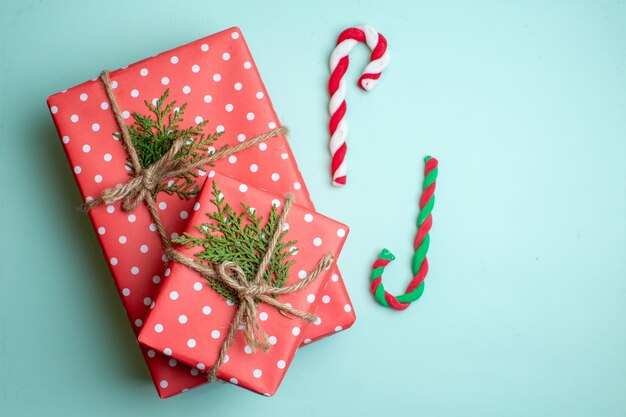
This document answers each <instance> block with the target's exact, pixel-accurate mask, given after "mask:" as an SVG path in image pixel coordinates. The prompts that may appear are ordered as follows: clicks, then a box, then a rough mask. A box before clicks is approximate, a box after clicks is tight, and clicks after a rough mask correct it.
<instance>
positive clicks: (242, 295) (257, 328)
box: [166, 194, 334, 382]
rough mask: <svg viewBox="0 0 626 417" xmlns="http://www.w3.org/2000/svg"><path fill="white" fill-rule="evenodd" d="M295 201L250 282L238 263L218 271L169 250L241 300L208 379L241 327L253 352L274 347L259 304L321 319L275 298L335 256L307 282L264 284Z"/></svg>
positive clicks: (173, 257) (224, 265) (307, 318)
mask: <svg viewBox="0 0 626 417" xmlns="http://www.w3.org/2000/svg"><path fill="white" fill-rule="evenodd" d="M293 201H294V196H293V194H287V197H286V198H285V205H284V207H283V210H282V212H281V214H280V217H279V219H278V225H277V227H276V230H275V231H274V234H273V235H272V238H271V239H270V242H269V245H268V248H267V251H266V252H265V254H264V255H263V259H262V261H261V263H260V264H259V268H258V270H257V273H256V274H255V276H254V277H253V278H252V279H250V280H249V279H248V278H247V277H246V275H245V273H244V272H243V271H242V269H241V268H240V267H239V265H237V263H235V262H231V261H224V262H222V263H221V264H220V265H219V266H218V267H217V268H215V267H214V266H213V265H210V264H204V263H201V262H198V261H195V260H193V259H191V258H189V257H187V256H185V255H183V254H182V253H180V252H178V251H177V250H175V249H172V248H169V249H167V251H166V253H167V256H168V258H169V259H170V260H172V261H175V262H178V263H180V264H182V265H184V266H186V267H187V268H190V269H192V270H194V271H196V272H198V273H199V274H200V275H202V276H204V277H205V278H207V279H212V280H216V281H219V282H220V283H221V284H224V285H225V286H226V287H228V288H230V289H231V290H233V291H234V292H235V293H236V294H237V299H238V300H239V307H238V308H237V313H236V314H235V318H234V320H233V321H232V323H231V325H230V329H229V332H228V335H227V336H226V339H225V340H224V343H223V344H222V347H221V349H220V353H219V357H218V359H217V361H216V362H215V364H214V365H213V367H212V368H211V370H210V371H209V373H208V374H207V378H208V379H209V381H211V382H212V381H214V380H215V379H216V378H217V371H218V369H219V368H220V366H221V365H222V363H223V362H224V358H225V356H226V352H227V351H228V348H229V347H230V345H231V344H232V342H233V340H234V339H235V334H236V332H237V330H238V329H240V328H241V330H242V332H243V336H244V338H245V340H246V343H247V344H248V345H249V346H250V347H251V348H252V349H253V350H256V349H258V350H262V351H267V350H269V348H270V347H271V344H270V343H269V338H268V336H267V333H266V332H265V331H264V330H263V328H262V327H261V325H260V324H259V320H258V314H257V311H258V308H257V304H258V303H265V304H268V305H271V306H273V307H274V308H276V309H277V310H278V311H279V312H281V313H286V314H290V315H292V316H294V317H298V318H300V319H302V320H305V321H307V322H314V321H315V320H317V317H316V316H315V315H313V314H309V313H306V312H303V311H300V310H297V309H295V308H293V307H292V306H291V305H289V304H286V303H281V302H280V301H278V300H277V299H276V298H275V296H277V295H283V294H291V293H294V292H297V291H300V290H302V289H303V288H305V287H306V286H307V285H309V284H311V283H312V282H313V281H315V280H316V279H317V277H318V276H319V274H320V273H321V272H322V271H323V270H325V269H327V268H328V267H330V265H331V264H332V263H333V259H334V257H333V255H332V254H331V253H328V254H326V255H324V256H323V257H322V259H321V260H320V261H319V262H318V264H317V266H316V267H315V269H313V271H311V272H310V273H309V274H308V275H307V276H306V277H305V278H304V279H302V280H301V281H299V282H298V283H296V284H293V285H288V286H284V287H275V286H272V285H269V284H268V283H267V282H265V281H263V275H264V274H265V272H266V271H267V268H268V266H269V264H270V261H271V259H272V255H273V254H274V251H275V249H276V245H277V243H278V240H279V238H280V233H281V230H283V225H284V224H285V221H286V220H287V216H288V214H289V210H290V209H291V206H292V204H293Z"/></svg>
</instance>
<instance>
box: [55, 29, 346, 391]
mask: <svg viewBox="0 0 626 417" xmlns="http://www.w3.org/2000/svg"><path fill="white" fill-rule="evenodd" d="M111 80H112V83H113V86H114V91H115V93H116V97H117V100H118V102H119V104H120V106H121V108H122V110H123V112H124V117H125V118H126V119H127V121H128V123H129V124H130V123H132V117H131V116H130V114H131V113H132V112H135V111H136V112H139V113H142V114H145V113H146V107H145V104H144V100H148V101H152V100H154V99H155V98H157V97H160V95H161V94H162V93H163V92H164V90H165V89H166V88H169V89H170V98H174V99H176V100H177V101H178V102H179V103H181V104H182V103H188V107H187V110H186V116H185V122H187V123H189V124H192V121H195V122H198V121H200V120H204V119H207V120H209V123H208V124H207V126H206V127H205V129H206V130H205V131H207V132H214V131H220V132H224V133H223V135H222V137H221V138H220V140H219V141H218V143H217V144H216V145H217V146H222V145H224V144H231V145H232V144H237V143H239V142H240V141H245V140H246V139H249V138H252V137H254V136H256V135H258V134H260V133H263V132H265V131H267V130H269V129H272V128H274V127H276V126H277V125H278V124H279V121H278V118H277V116H276V114H275V112H274V110H273V107H272V104H271V102H270V100H269V97H268V94H267V91H266V90H265V87H264V85H263V83H262V81H261V78H260V76H259V73H258V71H257V69H256V67H255V65H254V61H253V59H252V56H251V55H250V51H249V50H248V47H247V45H246V43H245V41H244V39H243V36H242V34H241V32H240V30H239V29H238V28H231V29H228V30H225V31H223V32H220V33H217V34H214V35H211V36H208V37H206V38H203V39H200V40H198V41H195V42H192V43H189V44H187V45H184V46H181V47H178V48H175V49H173V50H170V51H168V52H164V53H162V54H159V55H157V56H154V57H152V58H148V59H146V60H143V61H140V62H137V63H135V64H133V65H130V66H128V67H125V68H122V69H120V70H117V71H113V72H111ZM48 106H49V108H50V112H51V114H52V117H53V120H54V122H55V124H56V127H57V130H58V133H59V136H60V138H61V140H62V143H63V146H64V149H65V151H66V154H67V157H68V160H69V162H70V165H71V167H72V170H73V173H74V176H75V178H76V181H77V183H78V186H79V188H80V191H81V193H82V196H83V198H84V199H85V200H86V201H88V200H90V199H91V198H94V197H97V196H98V195H100V193H101V192H102V191H103V190H105V189H106V188H108V187H111V186H115V185H116V184H119V183H124V182H126V181H127V180H128V179H129V176H128V170H127V168H126V152H125V150H124V148H123V146H122V144H121V143H120V142H119V141H118V140H117V139H116V137H115V136H114V133H115V132H117V130H118V126H117V124H116V122H115V119H114V117H113V114H112V112H111V109H110V103H109V102H108V99H107V96H106V93H105V91H104V88H103V86H102V85H101V83H100V81H99V80H98V79H93V80H91V81H88V82H85V83H83V84H80V85H78V86H76V87H73V88H71V89H69V90H65V91H63V92H61V93H58V94H55V95H53V96H51V97H49V98H48ZM215 171H221V172H224V173H226V174H228V175H230V176H233V177H235V178H239V179H241V180H244V181H246V183H247V184H248V185H250V186H257V187H259V188H263V189H265V190H268V191H270V192H272V193H275V194H277V195H282V194H284V193H285V192H288V191H291V192H293V193H294V194H295V195H296V199H297V201H298V202H299V204H302V205H304V206H307V207H309V208H311V209H312V208H313V205H312V203H311V200H310V197H309V193H308V191H307V189H306V186H305V183H304V181H303V179H302V176H301V174H300V172H299V170H298V167H297V165H296V163H295V160H294V158H293V154H292V152H291V150H290V148H289V145H288V143H287V141H286V140H285V138H284V137H275V138H271V139H269V140H268V141H266V142H265V143H262V144H260V145H258V147H255V148H250V149H247V150H246V151H244V152H241V153H239V154H237V155H234V156H233V157H231V158H229V159H227V160H220V161H218V162H217V163H216V164H215V169H207V170H206V171H203V170H199V171H198V174H199V177H198V184H199V185H200V186H202V184H203V182H204V181H205V180H206V179H207V178H211V177H212V176H213V175H215ZM195 203H196V201H194V199H190V200H181V199H179V198H177V197H176V196H168V195H165V194H164V193H160V194H159V195H158V204H159V209H160V213H161V218H162V220H163V222H164V224H165V226H166V228H167V230H168V231H169V232H170V233H171V234H172V236H173V237H175V236H177V235H178V234H179V233H180V232H181V230H183V228H184V227H185V225H186V223H187V221H188V218H189V216H190V214H191V213H193V212H194V208H195V207H196V204H195ZM89 216H90V218H91V221H92V223H93V226H94V229H95V231H96V233H97V236H98V239H99V241H100V244H101V246H102V250H103V252H104V255H105V256H106V259H107V261H108V263H109V267H110V270H111V273H112V275H113V278H114V281H115V285H116V286H117V288H118V291H119V294H120V297H121V299H122V302H123V305H124V308H125V309H126V312H127V315H128V317H129V320H130V322H131V323H132V327H133V330H134V331H135V333H136V334H139V331H140V330H141V327H142V325H143V321H144V320H145V318H146V315H147V313H148V311H149V308H150V305H151V304H152V302H153V299H154V297H155V295H156V293H157V291H158V289H159V287H160V284H161V282H162V279H163V277H162V275H161V273H162V271H163V265H164V263H163V262H164V261H162V245H161V242H160V240H159V237H158V235H157V234H156V232H155V231H156V228H155V226H154V224H153V223H152V220H151V217H150V215H149V212H148V210H147V208H146V207H145V205H141V206H140V207H138V208H137V209H136V210H134V211H133V212H132V213H126V212H124V211H122V210H121V207H120V203H119V202H118V203H116V204H112V205H109V206H99V207H96V208H94V209H92V210H90V212H89ZM322 298H323V300H324V301H323V302H322V304H321V305H320V306H319V309H318V311H317V314H318V316H319V317H320V318H321V323H320V324H319V325H318V326H310V327H308V329H307V330H306V334H305V336H304V342H303V343H305V344H306V343H308V342H311V341H313V340H316V339H319V338H321V337H324V336H326V335H329V334H332V333H334V332H335V331H339V330H342V329H346V328H348V327H350V326H351V325H352V324H353V322H354V320H355V315H354V311H353V309H352V304H351V302H350V299H349V297H348V294H347V292H346V290H345V286H344V284H343V281H342V279H341V275H340V273H339V270H338V269H337V268H336V267H333V269H332V270H331V278H330V281H329V285H328V286H327V288H326V289H325V290H324V295H323V296H322ZM142 352H143V354H144V357H145V359H146V362H147V364H148V368H149V370H150V373H151V376H152V379H153V381H154V383H155V386H156V388H157V391H158V393H159V395H160V396H161V397H168V396H171V395H174V394H177V393H179V392H181V391H184V390H186V389H189V388H192V387H195V386H197V385H200V384H203V383H205V382H206V379H205V378H203V377H201V376H199V375H198V372H197V370H196V369H193V368H189V367H186V366H183V365H181V364H175V363H174V362H173V361H171V360H170V358H168V357H166V356H164V355H160V354H157V353H155V352H154V351H153V350H149V349H145V348H142Z"/></svg>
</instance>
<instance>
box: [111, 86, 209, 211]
mask: <svg viewBox="0 0 626 417" xmlns="http://www.w3.org/2000/svg"><path fill="white" fill-rule="evenodd" d="M168 97H169V89H167V90H165V92H164V93H163V94H162V95H161V97H160V98H159V99H158V100H157V102H156V104H154V105H153V104H152V103H150V102H148V101H147V100H146V101H144V103H145V105H146V107H147V108H148V111H149V113H148V114H146V115H144V114H141V113H138V112H134V113H133V114H132V116H133V120H134V123H133V124H132V125H131V126H129V127H128V130H129V133H130V137H131V141H132V144H133V147H134V148H135V149H136V151H137V155H138V156H139V162H140V163H141V166H142V167H143V168H147V167H149V166H150V165H152V164H153V163H155V162H156V161H158V160H159V159H160V158H161V157H162V156H163V155H165V153H167V151H168V150H169V149H170V147H171V146H172V144H173V143H174V142H175V141H176V140H178V139H183V142H184V145H183V147H182V148H181V150H180V152H178V153H177V154H176V156H175V158H180V159H185V160H189V161H190V162H191V163H193V162H195V161H198V160H200V159H201V158H204V157H206V156H207V153H208V152H209V148H210V147H211V146H212V145H213V143H214V142H215V141H216V140H217V139H218V138H219V137H220V136H221V133H213V134H205V133H204V132H203V128H204V126H206V124H207V123H208V121H202V122H200V123H197V124H196V125H195V126H189V127H187V128H181V124H182V123H183V116H184V114H185V109H186V108H187V103H184V104H183V105H181V106H180V107H176V100H172V101H170V102H169V103H167V99H168ZM115 136H116V137H117V138H118V139H121V135H120V134H119V133H116V134H115ZM220 150H221V149H220ZM209 165H210V166H212V164H209ZM197 177H198V174H197V173H196V172H192V173H188V174H187V173H185V174H181V175H179V176H177V177H176V178H172V179H170V180H169V181H168V182H167V183H165V184H161V185H159V187H157V188H156V189H155V190H154V194H155V195H156V194H158V193H159V192H161V191H163V192H165V193H166V194H169V195H172V194H176V195H177V196H178V197H179V198H181V199H189V198H191V197H195V196H196V195H198V193H199V192H200V188H199V187H198V185H197V184H196V181H195V178H197Z"/></svg>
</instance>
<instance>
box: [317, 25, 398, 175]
mask: <svg viewBox="0 0 626 417" xmlns="http://www.w3.org/2000/svg"><path fill="white" fill-rule="evenodd" d="M359 42H364V43H366V44H367V46H369V48H370V49H371V50H372V55H371V57H370V62H369V63H368V64H367V66H366V67H365V69H364V70H363V74H362V75H361V77H360V78H359V81H358V85H359V87H360V88H361V89H363V90H365V91H370V90H371V89H373V88H374V87H375V86H376V84H377V83H378V79H379V78H380V74H381V72H382V71H383V70H384V69H385V68H386V67H387V65H388V64H389V53H388V52H387V39H385V37H384V36H383V35H381V34H380V33H378V32H377V31H376V29H374V28H373V27H371V26H368V25H361V26H357V27H353V28H348V29H346V30H344V31H343V32H341V34H340V35H339V38H338V39H337V46H336V47H335V49H334V50H333V52H332V54H331V55H330V72H331V74H330V79H329V81H328V92H329V93H330V103H329V104H328V112H329V113H330V123H329V126H328V127H329V130H330V153H331V155H332V163H331V172H332V177H333V185H336V186H342V185H345V184H346V150H347V146H346V136H347V135H348V123H347V122H346V119H345V115H346V109H347V106H346V90H347V87H346V78H345V74H346V71H347V70H348V65H349V63H350V58H349V57H348V55H349V54H350V52H351V51H352V50H353V49H354V47H355V46H356V45H357V44H358V43H359Z"/></svg>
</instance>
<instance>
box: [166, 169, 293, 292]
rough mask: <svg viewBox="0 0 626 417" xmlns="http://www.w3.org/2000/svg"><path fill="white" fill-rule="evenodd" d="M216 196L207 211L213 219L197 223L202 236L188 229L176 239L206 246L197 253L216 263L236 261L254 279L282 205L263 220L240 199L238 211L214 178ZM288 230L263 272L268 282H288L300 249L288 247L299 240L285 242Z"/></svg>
mask: <svg viewBox="0 0 626 417" xmlns="http://www.w3.org/2000/svg"><path fill="white" fill-rule="evenodd" d="M212 196H213V198H212V199H211V203H212V204H213V206H215V211H212V212H209V213H206V215H207V217H208V218H209V219H210V220H211V222H208V223H204V224H202V225H200V226H195V228H196V229H197V230H198V231H199V232H200V233H201V235H202V236H200V237H195V236H193V235H192V234H190V233H187V232H186V233H184V234H183V236H181V237H179V238H177V239H174V242H175V243H180V244H184V245H186V247H187V248H193V247H202V248H203V250H202V251H200V252H198V253H196V255H195V256H196V257H197V258H198V259H201V260H204V261H206V262H207V263H209V264H210V265H213V266H215V267H217V266H218V265H220V264H221V263H222V262H224V261H232V262H235V263H237V265H239V267H240V268H241V269H242V271H243V272H244V273H245V276H246V278H247V279H248V280H252V279H253V278H254V277H255V276H256V273H257V271H258V269H259V265H260V264H261V261H262V259H263V256H264V255H265V253H266V252H267V248H268V246H269V240H270V239H271V237H272V235H273V234H274V232H275V231H276V228H277V227H278V226H279V224H278V221H279V214H278V209H277V208H276V206H274V205H272V210H271V211H270V214H269V216H268V219H267V221H266V222H265V224H263V216H258V215H257V214H256V211H255V210H254V209H253V208H251V207H249V206H248V205H246V204H245V203H240V204H241V206H242V208H243V212H241V213H236V212H235V210H233V208H232V207H231V206H230V204H228V203H225V202H224V196H223V194H222V193H221V191H220V190H219V188H218V187H217V184H216V183H215V181H213V190H212ZM286 234H287V231H286V230H283V231H281V232H280V235H279V239H278V244H277V245H276V249H275V250H274V253H273V255H272V257H271V260H270V264H269V267H268V269H267V270H266V271H265V273H264V275H263V279H264V280H265V281H266V282H267V283H268V284H270V285H272V286H276V287H282V286H284V285H285V283H286V282H287V278H288V276H289V268H290V267H291V265H293V263H294V262H295V261H294V260H290V259H288V258H289V257H290V256H291V255H292V254H294V253H295V251H296V249H295V248H291V249H288V248H289V247H292V246H293V245H295V244H296V243H297V241H295V240H291V241H287V242H284V241H283V240H284V238H285V236H286ZM207 280H208V281H209V285H210V286H211V287H212V288H213V289H214V290H215V291H216V292H217V293H218V294H220V295H221V296H222V297H224V298H226V299H230V300H232V301H235V302H237V301H238V300H237V296H236V294H234V293H233V292H232V291H231V290H230V289H228V288H226V287H225V286H224V285H223V284H221V283H220V282H218V281H216V280H212V279H207Z"/></svg>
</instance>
